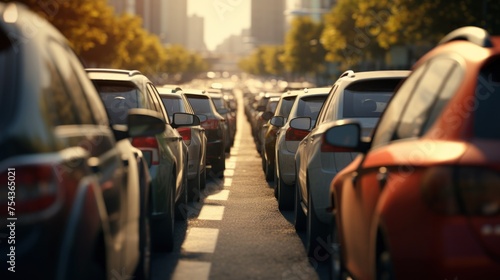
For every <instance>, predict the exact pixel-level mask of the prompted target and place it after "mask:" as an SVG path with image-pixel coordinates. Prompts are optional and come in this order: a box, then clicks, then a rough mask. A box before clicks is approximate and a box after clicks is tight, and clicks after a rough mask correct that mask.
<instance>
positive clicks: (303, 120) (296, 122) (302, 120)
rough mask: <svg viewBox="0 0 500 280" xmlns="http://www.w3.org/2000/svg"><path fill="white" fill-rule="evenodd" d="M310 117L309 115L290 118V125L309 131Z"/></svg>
mask: <svg viewBox="0 0 500 280" xmlns="http://www.w3.org/2000/svg"><path fill="white" fill-rule="evenodd" d="M311 123H312V122H311V118H310V117H299V118H295V119H292V120H290V127H291V128H295V129H299V130H306V131H309V130H310V129H311Z"/></svg>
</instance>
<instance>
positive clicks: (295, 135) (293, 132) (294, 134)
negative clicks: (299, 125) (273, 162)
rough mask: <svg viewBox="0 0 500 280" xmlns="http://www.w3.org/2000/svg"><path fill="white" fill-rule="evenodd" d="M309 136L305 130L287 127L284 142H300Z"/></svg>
mask: <svg viewBox="0 0 500 280" xmlns="http://www.w3.org/2000/svg"><path fill="white" fill-rule="evenodd" d="M307 134H309V131H307V130H300V129H295V128H291V127H289V128H288V129H287V130H286V134H285V141H302V139H304V137H306V136H307Z"/></svg>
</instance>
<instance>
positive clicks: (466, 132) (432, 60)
mask: <svg viewBox="0 0 500 280" xmlns="http://www.w3.org/2000/svg"><path fill="white" fill-rule="evenodd" d="M499 55H500V38H498V37H493V36H490V35H489V34H488V32H486V31H485V30H484V29H482V28H479V27H473V26H468V27H463V28H460V29H456V30H454V31H452V32H451V33H449V34H448V35H446V36H445V37H444V38H443V39H442V40H441V41H440V43H439V44H438V45H437V46H436V47H435V48H434V49H432V50H431V51H429V52H428V53H427V54H425V55H424V56H423V57H422V58H421V59H419V60H418V61H417V62H416V64H415V65H414V66H413V67H412V73H411V74H410V75H409V76H408V78H407V79H406V80H405V82H404V83H403V84H402V85H401V86H400V87H399V89H398V90H397V91H396V93H395V94H394V96H393V98H392V99H391V101H390V102H389V104H388V106H387V108H386V110H385V112H384V113H383V114H382V116H381V118H380V120H379V122H378V125H377V127H376V128H375V130H374V132H373V136H372V137H371V138H368V139H367V138H363V137H362V129H361V127H360V124H359V123H358V122H356V121H351V120H340V121H337V122H336V125H335V126H333V127H332V128H330V129H329V130H328V131H326V132H325V140H326V143H328V144H329V145H330V148H331V149H332V150H334V151H342V152H357V153H359V155H358V157H356V159H355V160H354V161H353V162H352V163H351V164H350V165H348V166H347V167H346V168H345V169H343V170H342V171H341V172H340V173H338V174H337V175H336V176H335V177H334V179H333V181H332V183H331V186H330V187H331V188H330V191H331V208H332V210H333V212H332V213H333V218H334V221H332V225H333V227H332V232H331V234H332V236H331V240H332V244H331V246H330V248H331V249H332V255H333V257H332V262H331V267H332V269H333V272H334V273H333V276H334V277H337V276H341V275H350V276H351V277H352V278H356V279H382V277H383V278H384V279H401V278H404V279H451V278H456V279H487V278H492V277H493V278H495V277H496V275H499V274H500V264H499V262H498V258H497V256H498V255H499V254H500V247H499V244H500V235H499V234H498V231H497V229H498V226H497V225H498V224H499V215H500V207H499V205H500V193H499V189H498V186H499V185H500V149H498V145H499V143H500V133H499V132H500V127H499V122H497V121H496V118H497V117H495V112H496V110H497V108H498V107H499V105H500V76H499V73H500V59H499V57H500V56H499Z"/></svg>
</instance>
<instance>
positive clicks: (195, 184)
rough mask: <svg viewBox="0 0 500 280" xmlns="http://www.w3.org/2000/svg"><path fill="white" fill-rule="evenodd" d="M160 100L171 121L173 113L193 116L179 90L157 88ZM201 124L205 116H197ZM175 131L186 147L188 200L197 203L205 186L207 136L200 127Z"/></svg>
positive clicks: (191, 109) (182, 128)
mask: <svg viewBox="0 0 500 280" xmlns="http://www.w3.org/2000/svg"><path fill="white" fill-rule="evenodd" d="M157 89H158V92H159V93H160V98H161V100H162V102H163V105H165V110H166V111H167V114H168V116H169V118H170V119H171V120H172V116H173V114H174V113H189V114H194V111H193V108H191V105H190V104H189V102H188V100H187V99H186V97H185V96H184V95H183V94H182V90H181V89H180V88H169V87H158V88H157ZM198 118H200V121H201V122H204V121H206V118H207V117H206V116H205V115H199V116H198ZM177 131H178V132H179V134H180V135H181V136H182V139H183V140H184V143H185V144H186V145H187V147H188V171H187V177H188V200H189V201H191V202H198V201H199V199H200V195H201V189H204V188H205V185H206V178H207V176H206V174H207V172H206V157H207V152H206V148H207V136H206V135H205V129H204V128H203V127H201V125H196V126H189V127H178V128H177Z"/></svg>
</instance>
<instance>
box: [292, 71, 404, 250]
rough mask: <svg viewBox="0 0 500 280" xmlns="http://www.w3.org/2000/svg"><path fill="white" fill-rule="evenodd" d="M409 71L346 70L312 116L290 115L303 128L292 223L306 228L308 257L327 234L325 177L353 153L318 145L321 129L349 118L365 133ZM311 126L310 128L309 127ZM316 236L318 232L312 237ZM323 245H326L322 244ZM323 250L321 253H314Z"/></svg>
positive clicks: (294, 125) (327, 184) (328, 178)
mask: <svg viewBox="0 0 500 280" xmlns="http://www.w3.org/2000/svg"><path fill="white" fill-rule="evenodd" d="M409 73H410V71H372V72H359V73H354V72H353V71H346V72H344V74H342V75H341V76H340V78H339V79H338V80H337V81H336V82H335V84H334V85H333V87H332V89H331V92H330V94H329V95H328V99H327V100H326V102H325V105H324V106H323V108H322V109H321V111H320V113H319V115H318V118H317V120H316V122H315V123H314V121H313V120H311V119H309V118H307V117H300V118H295V119H290V125H291V127H292V128H294V129H298V130H302V131H304V133H309V134H308V135H307V136H306V137H305V138H304V139H303V140H302V141H301V142H300V144H299V147H298V149H297V153H296V154H295V164H296V174H297V182H296V185H297V188H296V189H297V193H296V202H295V228H296V230H298V231H301V230H304V228H306V232H307V234H306V249H307V252H308V255H309V257H314V254H315V251H318V250H319V249H318V248H321V247H319V246H321V244H322V243H321V242H320V241H319V240H321V239H322V240H323V241H325V243H324V244H327V243H326V240H327V234H328V229H329V225H330V222H331V219H332V217H331V214H330V213H329V212H327V211H326V209H327V208H328V207H329V206H330V197H329V191H330V182H331V181H332V179H333V177H334V176H335V175H336V174H337V173H338V172H339V171H340V170H342V169H343V168H344V167H346V166H347V165H348V164H349V163H351V161H352V160H353V159H354V157H355V156H356V154H355V153H333V152H331V150H330V149H329V148H328V147H327V146H326V145H324V140H323V134H324V132H325V131H326V130H327V129H328V128H330V127H331V126H332V122H334V121H336V120H341V119H347V118H348V119H354V120H356V121H358V122H359V123H360V124H361V125H362V129H363V136H370V135H371V132H372V130H373V128H374V127H375V125H376V124H377V122H378V119H379V117H380V115H381V114H382V112H383V111H384V109H385V106H386V104H387V102H388V101H389V99H390V98H391V97H392V95H393V93H394V90H395V88H396V87H397V86H398V85H399V84H400V83H401V81H402V80H404V79H405V78H406V77H407V76H408V75H409ZM311 128H312V130H311ZM318 237H319V238H318ZM324 251H326V248H324ZM319 255H324V254H319Z"/></svg>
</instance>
